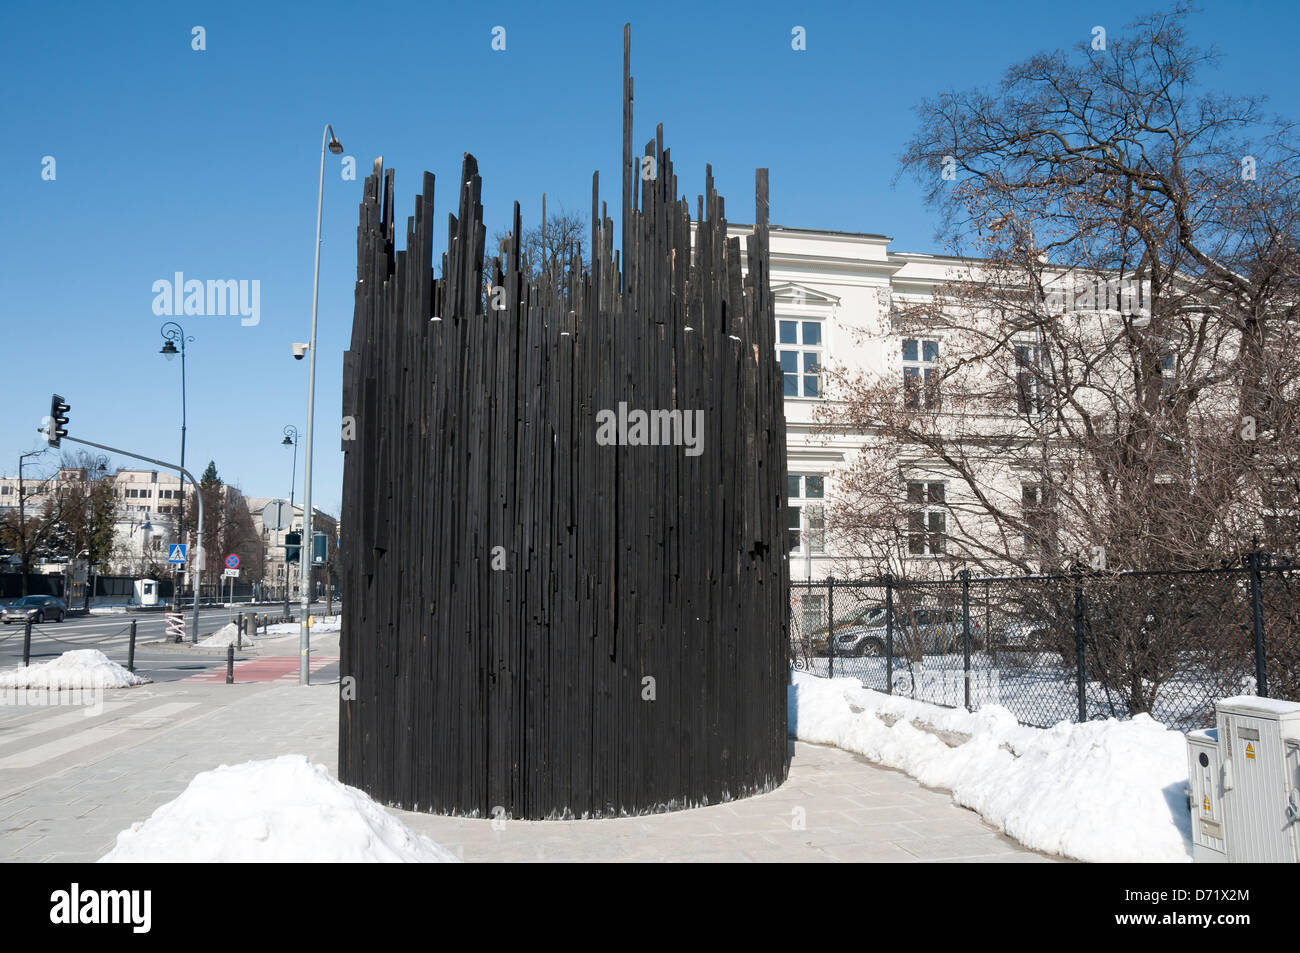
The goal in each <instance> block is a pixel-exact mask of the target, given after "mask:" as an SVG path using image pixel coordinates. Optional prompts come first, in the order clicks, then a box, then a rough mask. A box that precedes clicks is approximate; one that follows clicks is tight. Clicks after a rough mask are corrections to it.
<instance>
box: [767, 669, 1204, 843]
mask: <svg viewBox="0 0 1300 953" xmlns="http://www.w3.org/2000/svg"><path fill="white" fill-rule="evenodd" d="M789 718H790V734H791V735H792V736H794V737H796V738H799V739H800V740H801V741H812V742H819V743H823V744H833V745H836V746H838V747H840V748H844V749H846V750H848V751H856V752H858V753H859V754H862V755H864V756H865V757H867V758H869V759H870V760H872V761H876V762H878V763H880V764H884V765H888V766H889V767H891V768H898V769H900V770H902V771H905V772H907V773H908V774H910V775H911V776H912V777H914V778H916V779H917V780H918V781H920V782H921V783H922V784H926V785H929V786H931V787H942V788H947V789H948V790H950V791H951V792H952V794H953V799H954V800H955V801H956V802H957V803H958V804H961V805H964V806H966V807H969V808H972V809H973V810H975V811H978V812H979V813H980V815H981V816H983V818H984V819H985V820H986V821H988V822H989V823H991V824H993V825H994V826H996V827H998V828H999V829H1001V830H1002V831H1004V832H1005V833H1007V834H1008V835H1010V836H1011V837H1014V838H1015V839H1016V840H1018V841H1020V842H1021V843H1022V844H1025V845H1026V846H1028V847H1033V848H1036V849H1038V850H1042V851H1047V852H1049V853H1054V854H1062V855H1064V856H1066V857H1073V858H1076V859H1078V860H1084V861H1093V862H1126V861H1143V862H1164V863H1168V862H1185V861H1190V860H1191V845H1192V830H1191V815H1190V813H1189V810H1188V806H1187V796H1186V793H1185V790H1186V787H1187V743H1186V739H1185V736H1184V735H1183V734H1182V733H1181V732H1177V731H1170V730H1168V729H1167V728H1165V727H1164V726H1163V725H1161V724H1160V723H1159V722H1157V721H1155V720H1153V719H1152V718H1151V717H1150V716H1148V715H1138V716H1136V717H1134V718H1132V719H1131V720H1129V721H1117V720H1115V719H1113V718H1112V719H1108V720H1106V721H1091V722H1087V723H1086V724H1071V723H1069V722H1061V723H1060V724H1058V725H1056V726H1055V727H1053V728H1047V729H1043V728H1029V727H1026V726H1024V725H1021V724H1019V723H1017V721H1016V719H1015V717H1014V716H1013V715H1012V714H1011V712H1009V711H1008V710H1007V709H1005V708H1003V707H1002V706H1000V705H986V706H985V707H983V708H981V709H980V710H979V711H977V712H974V713H971V712H967V711H965V710H962V709H945V708H940V707H938V706H935V705H930V704H926V703H925V702H917V701H913V700H911V699H906V698H897V697H893V696H890V695H884V694H881V693H880V692H875V691H871V690H869V689H865V688H863V687H862V684H861V683H860V682H859V681H858V680H857V679H853V678H837V679H825V678H817V677H815V676H811V675H806V674H804V673H802V672H796V673H794V684H793V685H792V686H791V687H790V691H789ZM914 721H915V722H917V723H918V724H922V725H925V726H928V727H930V728H933V729H935V730H937V731H942V732H954V733H960V734H963V735H969V736H970V739H969V740H968V741H965V742H962V743H959V744H957V745H956V746H955V747H949V746H948V744H946V743H945V742H944V741H942V740H940V738H939V737H938V736H936V735H935V734H934V733H932V732H931V731H926V730H923V729H921V728H918V727H916V725H914V724H913V722H914ZM950 740H954V741H957V740H958V739H950Z"/></svg>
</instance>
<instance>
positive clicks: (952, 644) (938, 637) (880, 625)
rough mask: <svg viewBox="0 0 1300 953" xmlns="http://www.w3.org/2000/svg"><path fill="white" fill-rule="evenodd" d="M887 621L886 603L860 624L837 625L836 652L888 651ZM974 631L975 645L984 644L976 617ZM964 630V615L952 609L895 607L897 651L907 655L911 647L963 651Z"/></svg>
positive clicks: (842, 653) (973, 622)
mask: <svg viewBox="0 0 1300 953" xmlns="http://www.w3.org/2000/svg"><path fill="white" fill-rule="evenodd" d="M887 621H888V616H887V615H886V613H885V609H884V607H882V606H877V607H876V608H875V609H874V610H872V612H870V613H869V614H868V615H866V616H865V617H864V618H863V619H862V621H861V622H860V623H859V624H858V625H855V626H850V627H849V628H847V629H845V630H844V631H842V632H841V631H840V630H839V629H838V628H836V630H835V654H836V655H884V654H885V649H886V647H887V644H888V636H889V632H888V629H887V628H886V623H887ZM970 631H971V647H972V648H979V647H981V646H982V644H983V635H984V630H983V627H982V626H981V625H980V623H979V622H978V621H976V620H975V619H971V623H970ZM963 632H964V630H963V626H962V615H961V613H960V612H956V611H953V610H952V609H914V610H912V611H910V612H900V611H899V610H897V609H895V610H894V654H895V655H906V654H908V651H909V650H910V649H916V650H919V651H921V652H925V653H946V652H957V651H960V650H961V644H962V638H963Z"/></svg>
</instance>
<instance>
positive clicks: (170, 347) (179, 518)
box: [158, 321, 202, 608]
mask: <svg viewBox="0 0 1300 953" xmlns="http://www.w3.org/2000/svg"><path fill="white" fill-rule="evenodd" d="M159 333H160V334H162V336H163V346H162V350H160V351H159V352H158V353H159V354H161V355H162V356H163V357H165V358H167V360H168V361H174V360H175V359H176V355H177V354H180V356H181V467H180V471H179V472H180V481H181V499H180V504H179V506H178V508H177V511H176V535H177V536H178V537H179V538H180V542H182V543H184V542H186V539H185V427H186V423H187V421H186V407H185V403H186V402H185V345H186V344H187V343H189V342H190V341H193V340H194V336H193V335H190V336H189V337H186V336H185V329H184V328H183V327H181V326H180V325H179V324H177V323H176V322H175V321H168V322H166V323H165V324H164V325H163V326H162V327H161V328H160V329H159ZM177 341H179V342H180V345H181V346H180V350H179V351H178V350H177V348H176V342H177ZM200 529H202V528H201V527H200ZM182 573H183V570H182V569H177V570H176V576H177V579H176V583H175V584H174V585H173V591H172V608H177V607H178V606H180V603H181V593H180V588H181V587H180V582H181V578H182ZM194 598H195V600H196V601H197V600H198V598H199V585H198V577H197V576H195V582H194Z"/></svg>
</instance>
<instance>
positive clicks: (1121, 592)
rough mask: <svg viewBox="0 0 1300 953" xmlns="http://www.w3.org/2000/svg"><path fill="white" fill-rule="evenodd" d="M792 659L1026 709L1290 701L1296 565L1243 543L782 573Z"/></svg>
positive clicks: (1164, 718) (1159, 709) (1179, 713)
mask: <svg viewBox="0 0 1300 953" xmlns="http://www.w3.org/2000/svg"><path fill="white" fill-rule="evenodd" d="M790 632H791V664H792V665H793V666H794V668H795V669H797V670H803V671H808V672H811V673H813V674H816V675H822V676H829V675H834V676H842V675H847V676H852V677H854V678H857V679H859V680H860V681H861V682H862V684H863V685H864V686H866V687H867V688H872V689H876V690H877V691H882V692H887V693H890V694H895V695H902V696H905V697H908V698H915V699H918V700H921V701H927V702H932V703H935V704H939V705H948V706H953V707H965V708H969V709H972V710H973V709H976V708H979V707H980V706H981V705H983V704H989V703H996V704H1000V705H1003V706H1004V707H1006V708H1007V709H1009V710H1010V711H1011V712H1012V714H1014V715H1015V716H1016V718H1018V719H1019V720H1020V721H1021V722H1023V723H1025V724H1030V725H1039V726H1049V725H1053V724H1055V723H1057V722H1059V721H1062V720H1067V721H1086V720H1088V719H1092V718H1107V717H1112V716H1113V717H1117V718H1127V717H1131V716H1132V715H1135V714H1138V713H1141V712H1145V713H1148V714H1150V715H1151V716H1152V717H1154V718H1155V719H1156V720H1158V721H1161V722H1163V723H1164V724H1167V725H1170V726H1172V727H1176V728H1180V729H1189V728H1196V727H1204V726H1206V725H1209V724H1212V723H1213V721H1214V701H1215V699H1217V698H1223V697H1225V696H1231V695H1240V694H1259V695H1267V696H1271V697H1274V698H1286V699H1292V700H1297V701H1300V569H1294V568H1291V567H1282V566H1276V565H1271V564H1269V563H1268V562H1266V561H1265V560H1263V559H1262V558H1260V557H1257V556H1252V557H1250V558H1249V560H1248V561H1247V564H1246V565H1245V566H1244V567H1242V568H1225V569H1211V570H1202V571H1186V572H1179V571H1158V572H1125V573H1084V572H1078V573H1073V574H1058V575H1040V576H997V577H976V576H965V577H959V578H957V579H952V580H944V581H917V580H905V579H897V578H893V577H884V578H881V579H875V580H867V581H853V582H844V581H841V580H838V579H826V580H822V581H814V582H799V581H796V582H792V583H791V619H790Z"/></svg>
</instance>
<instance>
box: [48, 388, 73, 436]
mask: <svg viewBox="0 0 1300 953" xmlns="http://www.w3.org/2000/svg"><path fill="white" fill-rule="evenodd" d="M71 409H72V408H71V407H69V406H68V405H67V404H65V403H64V402H63V398H62V397H60V396H59V395H58V394H54V395H53V396H51V397H50V422H49V429H48V430H47V431H46V432H45V439H46V441H47V442H48V443H49V445H50V446H51V447H57V446H58V445H59V441H60V440H62V439H63V438H64V437H66V436H67V435H68V430H67V424H68V411H69V410H71Z"/></svg>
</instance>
